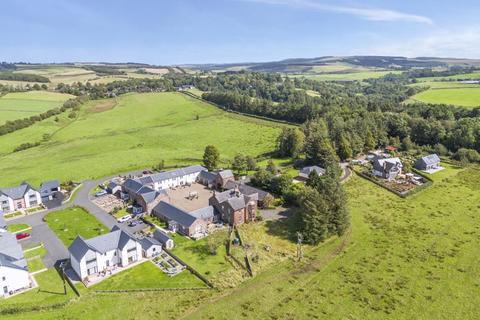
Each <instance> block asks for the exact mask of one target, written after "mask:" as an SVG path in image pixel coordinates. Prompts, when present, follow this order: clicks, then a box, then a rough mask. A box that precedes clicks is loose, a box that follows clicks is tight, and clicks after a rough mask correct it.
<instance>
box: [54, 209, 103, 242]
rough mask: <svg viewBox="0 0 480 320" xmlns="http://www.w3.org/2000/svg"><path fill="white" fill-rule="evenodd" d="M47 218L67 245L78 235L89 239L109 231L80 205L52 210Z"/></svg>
mask: <svg viewBox="0 0 480 320" xmlns="http://www.w3.org/2000/svg"><path fill="white" fill-rule="evenodd" d="M45 220H46V221H47V223H48V226H49V227H50V229H52V230H53V232H55V233H56V234H57V236H58V238H60V240H62V242H63V243H64V244H65V246H66V247H68V246H70V244H71V243H72V242H73V240H75V238H76V237H77V236H78V235H80V236H82V237H84V238H86V239H89V238H93V237H96V236H99V235H102V234H105V233H108V232H109V230H108V229H107V227H105V226H104V225H103V224H101V223H100V222H99V221H98V220H97V219H96V218H95V217H94V216H93V215H91V214H89V213H88V212H86V211H85V210H83V209H82V208H80V207H74V208H69V209H65V210H61V211H54V212H51V213H49V214H48V215H46V216H45Z"/></svg>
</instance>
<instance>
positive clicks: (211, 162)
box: [203, 145, 220, 170]
mask: <svg viewBox="0 0 480 320" xmlns="http://www.w3.org/2000/svg"><path fill="white" fill-rule="evenodd" d="M219 161H220V152H219V151H218V149H217V147H215V146H212V145H209V146H206V147H205V152H204V153H203V164H204V165H205V167H206V168H207V169H208V170H215V169H216V168H217V166H218V162H219Z"/></svg>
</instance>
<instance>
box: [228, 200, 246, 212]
mask: <svg viewBox="0 0 480 320" xmlns="http://www.w3.org/2000/svg"><path fill="white" fill-rule="evenodd" d="M227 203H228V204H229V205H230V207H232V209H233V210H235V211H237V210H240V209H243V208H245V205H246V203H245V198H244V197H243V196H242V197H234V198H230V199H228V200H227Z"/></svg>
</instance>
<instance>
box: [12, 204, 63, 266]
mask: <svg viewBox="0 0 480 320" xmlns="http://www.w3.org/2000/svg"><path fill="white" fill-rule="evenodd" d="M66 207H67V206H65V205H64V206H61V207H58V208H55V209H51V210H46V211H44V212H39V213H35V214H32V215H28V216H24V217H20V218H17V219H14V220H10V221H8V222H7V224H13V223H26V224H28V225H30V226H31V227H32V232H31V233H30V234H31V236H30V238H28V239H25V240H21V241H20V244H21V245H22V247H27V246H29V245H30V244H39V243H43V244H44V245H45V249H46V250H47V254H46V255H45V257H44V258H43V263H44V264H45V266H46V267H47V268H51V267H53V266H54V264H55V262H56V261H58V260H63V259H67V258H68V250H67V248H66V247H65V245H64V244H63V242H62V241H61V240H60V239H59V238H58V237H57V236H56V235H55V233H54V232H53V231H52V230H51V229H50V228H49V227H48V225H47V224H46V223H45V222H44V221H43V220H42V219H43V217H45V216H46V215H47V214H48V213H49V212H52V211H55V210H61V209H64V208H66Z"/></svg>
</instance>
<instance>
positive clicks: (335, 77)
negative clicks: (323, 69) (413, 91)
mask: <svg viewBox="0 0 480 320" xmlns="http://www.w3.org/2000/svg"><path fill="white" fill-rule="evenodd" d="M389 73H394V74H395V73H400V72H399V71H359V72H349V73H323V74H322V73H319V74H300V75H293V76H292V77H305V78H307V79H311V80H322V81H354V80H365V79H370V78H381V77H383V76H385V75H387V74H389Z"/></svg>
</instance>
